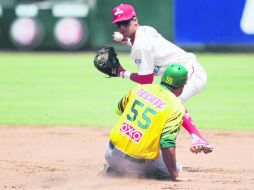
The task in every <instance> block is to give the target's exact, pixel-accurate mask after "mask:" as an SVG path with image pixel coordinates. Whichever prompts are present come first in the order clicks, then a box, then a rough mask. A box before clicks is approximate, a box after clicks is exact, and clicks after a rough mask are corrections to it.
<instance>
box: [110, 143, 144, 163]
mask: <svg viewBox="0 0 254 190" xmlns="http://www.w3.org/2000/svg"><path fill="white" fill-rule="evenodd" d="M109 147H110V148H111V149H114V148H116V147H115V145H114V144H113V143H112V142H111V141H109ZM118 150H119V149H118ZM125 159H126V160H129V161H132V162H136V163H144V162H145V161H146V160H145V159H139V158H134V157H132V156H129V155H128V154H125Z"/></svg>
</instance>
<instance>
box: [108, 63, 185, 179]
mask: <svg viewBox="0 0 254 190" xmlns="http://www.w3.org/2000/svg"><path fill="white" fill-rule="evenodd" d="M187 78H188V71H187V70H186V69H185V67H183V66H181V65H179V64H173V65H170V66H169V67H168V68H167V69H166V70H165V72H164V74H163V76H162V79H161V84H160V85H155V84H146V85H138V86H136V87H134V88H132V89H131V90H130V91H129V93H128V94H127V95H126V96H124V97H123V98H122V99H121V101H120V102H119V104H118V108H117V113H118V114H120V115H121V116H120V118H119V120H118V122H117V123H116V125H115V126H114V127H113V129H112V130H111V133H110V140H109V145H108V148H107V150H106V154H105V158H106V161H107V163H108V168H110V169H112V170H114V171H115V172H117V173H119V174H124V175H125V174H127V175H134V176H149V177H155V178H163V179H165V178H168V179H170V178H171V179H172V180H176V179H177V176H178V172H179V171H181V165H180V164H179V163H178V162H176V155H175V141H176V137H177V134H178V132H179V130H180V128H181V126H182V121H183V117H184V114H185V108H184V106H183V104H182V103H181V101H180V100H179V99H178V98H177V97H176V96H179V95H180V94H181V93H182V91H183V88H184V85H185V83H186V80H187Z"/></svg>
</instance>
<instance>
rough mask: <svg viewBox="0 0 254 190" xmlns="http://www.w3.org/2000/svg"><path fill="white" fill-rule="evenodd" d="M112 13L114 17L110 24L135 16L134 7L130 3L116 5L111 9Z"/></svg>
mask: <svg viewBox="0 0 254 190" xmlns="http://www.w3.org/2000/svg"><path fill="white" fill-rule="evenodd" d="M112 14H113V17H114V20H113V22H112V24H115V23H117V22H121V21H126V20H130V19H131V18H132V17H134V16H136V12H135V9H134V7H133V6H132V5H130V4H121V5H118V6H117V7H115V8H114V9H113V10H112Z"/></svg>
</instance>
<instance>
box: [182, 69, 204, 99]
mask: <svg viewBox="0 0 254 190" xmlns="http://www.w3.org/2000/svg"><path fill="white" fill-rule="evenodd" d="M206 83H207V75H206V72H205V71H204V70H203V69H202V68H201V69H200V70H199V69H196V71H195V73H194V74H193V75H192V76H190V78H189V79H188V80H187V83H186V84H185V86H184V89H183V92H182V94H181V95H180V96H179V97H178V98H179V99H180V100H181V102H186V101H187V100H189V99H190V98H191V97H193V96H195V95H197V94H198V93H200V92H202V91H203V89H204V88H205V86H206Z"/></svg>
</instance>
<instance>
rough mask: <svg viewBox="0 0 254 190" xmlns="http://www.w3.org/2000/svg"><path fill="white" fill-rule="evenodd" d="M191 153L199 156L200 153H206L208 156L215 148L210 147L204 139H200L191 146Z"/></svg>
mask: <svg viewBox="0 0 254 190" xmlns="http://www.w3.org/2000/svg"><path fill="white" fill-rule="evenodd" d="M190 151H191V152H192V153H195V154H198V153H200V152H202V151H203V152H204V153H205V154H208V153H210V152H212V151H213V147H212V146H211V145H209V143H208V142H207V141H205V140H203V139H199V140H197V141H194V142H192V144H191V146H190Z"/></svg>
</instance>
